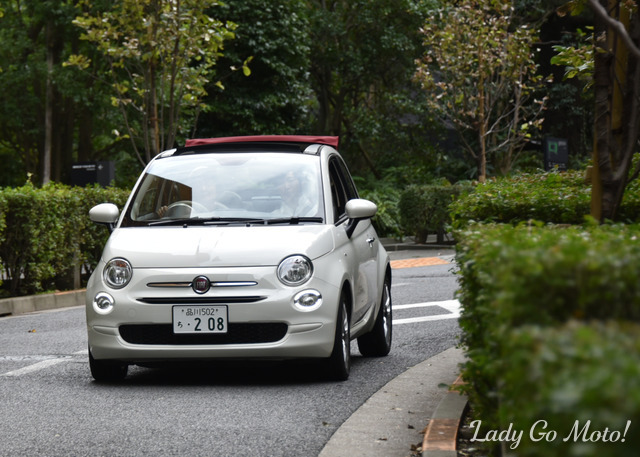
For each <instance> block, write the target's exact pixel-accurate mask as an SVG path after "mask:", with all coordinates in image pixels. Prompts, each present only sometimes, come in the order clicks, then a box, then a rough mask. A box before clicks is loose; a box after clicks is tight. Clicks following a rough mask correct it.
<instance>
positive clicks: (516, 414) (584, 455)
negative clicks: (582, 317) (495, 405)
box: [498, 321, 640, 457]
mask: <svg viewBox="0 0 640 457" xmlns="http://www.w3.org/2000/svg"><path fill="white" fill-rule="evenodd" d="M507 346H508V352H507V353H506V354H504V355H503V357H504V358H505V359H508V361H509V363H508V364H505V365H506V366H505V368H504V370H503V371H502V372H501V373H500V374H499V377H498V379H499V382H500V386H501V389H500V406H499V416H500V423H501V427H502V428H503V429H508V428H509V425H512V429H513V430H518V431H523V432H524V433H523V434H522V439H521V441H520V443H519V444H517V443H516V441H515V440H512V441H511V442H507V443H505V445H506V446H507V447H508V448H509V450H510V452H512V453H514V454H515V455H518V456H532V457H537V456H541V455H544V456H545V457H599V456H608V457H612V456H616V457H622V456H624V457H632V456H636V455H638V449H640V389H639V388H638V379H640V325H638V324H631V323H628V322H614V321H610V322H606V323H605V322H590V323H584V322H577V321H570V322H569V323H568V324H566V325H562V326H559V327H547V328H542V327H523V328H521V329H519V330H517V331H514V332H511V333H510V335H509V337H508V339H507Z"/></svg>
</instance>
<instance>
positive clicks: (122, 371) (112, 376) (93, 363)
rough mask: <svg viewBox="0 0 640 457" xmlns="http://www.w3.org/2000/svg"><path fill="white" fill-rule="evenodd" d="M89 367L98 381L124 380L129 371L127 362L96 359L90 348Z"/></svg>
mask: <svg viewBox="0 0 640 457" xmlns="http://www.w3.org/2000/svg"><path fill="white" fill-rule="evenodd" d="M89 368H90V369H91V376H93V379H95V380H96V381H98V382H118V381H122V380H123V379H124V378H125V377H126V376H127V372H128V371H129V366H128V365H127V364H126V363H121V362H115V361H112V360H96V359H94V358H93V355H91V349H89Z"/></svg>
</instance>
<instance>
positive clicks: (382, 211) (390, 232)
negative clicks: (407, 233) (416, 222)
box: [360, 182, 402, 238]
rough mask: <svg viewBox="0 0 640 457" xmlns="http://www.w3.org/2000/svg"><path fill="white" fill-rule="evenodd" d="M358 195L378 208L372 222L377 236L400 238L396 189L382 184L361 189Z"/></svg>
mask: <svg viewBox="0 0 640 457" xmlns="http://www.w3.org/2000/svg"><path fill="white" fill-rule="evenodd" d="M360 195H361V197H362V198H366V199H367V200H370V201H372V202H374V203H375V204H376V205H377V206H378V212H377V213H376V215H375V217H374V218H373V220H372V223H373V226H374V227H375V229H376V232H377V233H378V235H379V236H388V237H394V238H402V229H401V227H400V224H399V222H398V220H399V215H398V201H399V200H400V191H399V190H398V189H397V188H396V187H394V186H392V185H388V184H385V183H384V182H382V183H381V184H380V185H379V186H377V187H376V188H374V189H371V190H369V189H363V190H362V191H360Z"/></svg>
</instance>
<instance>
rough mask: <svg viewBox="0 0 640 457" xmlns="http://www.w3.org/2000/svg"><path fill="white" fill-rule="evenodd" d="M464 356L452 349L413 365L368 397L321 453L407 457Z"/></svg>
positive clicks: (325, 455) (331, 456) (337, 456)
mask: <svg viewBox="0 0 640 457" xmlns="http://www.w3.org/2000/svg"><path fill="white" fill-rule="evenodd" d="M463 360H464V354H463V351H462V350H461V349H458V348H455V347H453V348H450V349H447V350H446V351H444V352H441V353H440V354H438V355H436V356H434V357H431V358H430V359H427V360H425V361H424V362H422V363H420V364H418V365H416V366H414V367H413V368H410V369H409V370H407V371H405V372H404V373H402V374H401V375H400V376H398V377H397V378H395V379H393V380H392V381H390V382H389V383H388V384H387V385H385V386H384V387H382V389H380V390H379V391H378V392H377V393H375V394H374V395H373V396H372V397H371V398H369V399H368V400H367V401H366V402H365V403H364V404H363V405H362V406H361V407H360V408H359V409H358V410H357V411H356V412H355V413H354V414H353V415H352V416H351V417H350V418H349V419H347V420H346V421H345V422H344V423H343V424H342V426H340V428H339V429H338V430H337V431H336V433H335V434H334V435H333V436H332V437H331V439H330V440H329V442H328V443H327V444H326V446H325V447H324V449H323V450H322V452H321V453H320V456H319V457H345V456H348V457H365V456H366V457H407V456H408V455H410V453H411V445H412V444H416V445H419V444H420V443H422V441H423V434H422V432H423V431H424V430H425V428H426V426H427V424H428V423H429V421H430V420H431V418H432V417H434V416H437V414H436V412H437V411H438V407H439V405H440V404H441V402H442V401H443V399H445V397H447V396H448V395H456V396H457V395H458V394H457V393H451V394H449V393H448V389H447V388H446V387H444V386H449V385H452V384H453V383H454V382H455V381H456V379H457V378H458V375H459V368H458V367H459V364H460V363H462V362H463Z"/></svg>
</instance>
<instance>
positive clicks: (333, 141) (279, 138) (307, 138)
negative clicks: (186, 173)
mask: <svg viewBox="0 0 640 457" xmlns="http://www.w3.org/2000/svg"><path fill="white" fill-rule="evenodd" d="M339 139H340V138H339V137H337V136H311V135H254V136H228V137H222V138H197V139H193V140H187V141H186V143H185V147H191V146H203V145H207V144H220V143H253V142H260V141H266V142H285V143H319V144H327V145H329V146H333V147H334V148H336V149H337V148H338V141H339Z"/></svg>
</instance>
